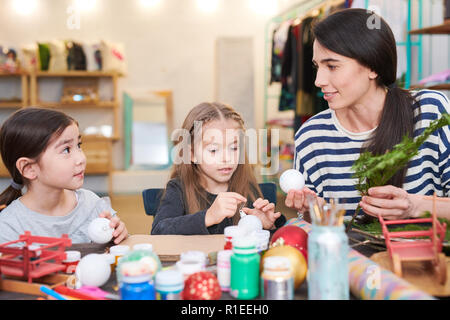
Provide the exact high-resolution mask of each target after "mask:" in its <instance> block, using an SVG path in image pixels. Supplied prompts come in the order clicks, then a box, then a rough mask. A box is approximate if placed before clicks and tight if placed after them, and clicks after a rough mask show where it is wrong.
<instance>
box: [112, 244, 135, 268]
mask: <svg viewBox="0 0 450 320" xmlns="http://www.w3.org/2000/svg"><path fill="white" fill-rule="evenodd" d="M129 251H130V247H129V246H127V245H120V244H119V245H116V246H112V247H111V248H109V253H110V254H112V255H113V256H114V258H115V261H114V267H117V263H118V262H119V259H120V258H122V257H123V256H124V255H125V254H126V253H127V252H129Z"/></svg>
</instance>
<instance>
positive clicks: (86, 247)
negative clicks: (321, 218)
mask: <svg viewBox="0 0 450 320" xmlns="http://www.w3.org/2000/svg"><path fill="white" fill-rule="evenodd" d="M352 238H361V235H359V234H352ZM361 240H362V238H361ZM111 245H113V244H112V243H109V244H103V245H100V244H93V243H83V244H74V245H72V246H71V247H70V248H67V250H77V251H80V252H81V256H82V257H83V256H85V255H87V254H90V253H104V252H106V251H107V250H108V248H109V247H110V246H111ZM354 249H355V250H357V251H359V252H360V253H362V254H363V255H365V256H367V257H370V256H371V255H372V254H373V253H376V252H377V251H376V250H375V249H373V248H370V247H367V246H364V245H361V246H358V247H355V248H354ZM172 264H173V262H163V263H162V265H163V266H169V265H172ZM101 289H103V290H105V291H108V292H111V293H114V294H118V292H117V291H115V290H117V281H116V274H115V272H113V273H112V274H111V277H110V279H109V281H108V282H107V283H106V284H105V285H104V286H102V287H101ZM37 298H38V296H34V295H28V294H22V293H16V292H6V291H0V300H36V299H37ZM350 298H351V299H356V298H355V297H354V296H352V295H351V296H350ZM294 299H295V300H307V299H308V286H307V281H306V280H305V281H304V282H303V284H302V285H301V286H300V287H299V288H298V289H297V290H296V291H295V294H294ZM221 300H235V301H238V300H237V299H235V298H233V297H231V296H230V294H229V293H227V292H222V297H221ZM255 300H260V298H259V299H255Z"/></svg>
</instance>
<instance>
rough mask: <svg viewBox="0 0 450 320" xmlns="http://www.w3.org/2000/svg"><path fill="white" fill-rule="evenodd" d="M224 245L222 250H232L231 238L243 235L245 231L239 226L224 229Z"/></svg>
mask: <svg viewBox="0 0 450 320" xmlns="http://www.w3.org/2000/svg"><path fill="white" fill-rule="evenodd" d="M223 232H224V236H225V245H224V247H223V249H224V250H231V249H232V248H233V238H235V237H241V236H244V235H245V230H244V229H243V228H241V227H239V226H228V227H225V229H224V231H223Z"/></svg>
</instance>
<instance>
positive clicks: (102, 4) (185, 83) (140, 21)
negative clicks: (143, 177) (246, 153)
mask: <svg viewBox="0 0 450 320" xmlns="http://www.w3.org/2000/svg"><path fill="white" fill-rule="evenodd" d="M13 1H14V0H0V44H2V45H5V46H11V47H16V48H19V47H20V46H22V45H26V44H29V43H32V42H34V41H37V40H38V41H48V40H51V39H54V38H57V39H73V40H79V41H98V40H100V39H105V40H110V41H117V42H123V43H124V44H125V48H126V54H127V58H128V76H127V77H126V78H123V79H121V80H120V82H121V84H120V89H121V90H126V89H127V88H130V89H140V88H143V89H152V88H164V89H171V90H173V94H174V96H173V98H174V109H175V110H174V115H175V126H176V127H179V126H180V125H181V123H182V121H183V119H184V117H185V116H186V114H187V112H188V111H189V110H190V109H191V108H192V107H193V106H195V105H197V104H198V103H200V102H202V101H210V100H212V99H213V98H214V79H215V75H214V70H215V66H214V62H215V61H214V57H215V41H216V39H217V38H218V37H241V36H242V37H251V38H253V46H254V79H255V80H254V82H255V83H254V97H255V101H254V106H255V107H254V109H255V110H254V112H255V113H254V116H255V122H254V123H255V127H256V128H261V127H263V98H264V50H265V48H266V47H265V37H266V35H265V25H266V23H267V22H268V21H269V20H270V18H271V17H272V16H274V15H275V14H276V13H277V12H280V11H283V10H286V9H288V8H290V7H292V6H293V5H295V4H297V3H303V2H307V1H310V0H254V1H253V2H257V3H259V4H262V3H263V2H271V1H275V2H276V4H277V8H276V9H275V10H273V11H271V12H270V11H269V12H265V13H255V11H254V10H252V8H251V7H250V3H251V2H252V0H219V1H218V2H219V8H218V9H217V11H216V12H212V13H204V12H201V11H200V10H199V9H198V7H197V4H196V0H161V1H160V3H159V5H158V6H156V7H154V8H144V7H143V6H141V5H140V0H126V1H125V0H96V1H94V0H90V1H91V2H92V1H94V2H95V3H96V6H95V8H94V9H93V10H92V11H91V12H84V13H82V15H81V25H80V29H79V30H77V29H75V30H70V29H68V27H67V19H68V17H69V14H68V13H67V8H68V7H69V6H70V5H71V4H72V3H73V1H72V0H34V1H35V2H36V3H37V7H36V9H35V12H34V13H31V14H30V15H28V16H23V15H19V14H18V13H16V12H15V11H14V10H13V7H12V4H13ZM30 1H31V0H30ZM395 1H404V0H395ZM439 1H441V0H438V2H439ZM386 3H387V5H389V2H388V1H386ZM428 3H430V4H433V7H432V8H431V9H430V10H431V11H432V12H433V14H431V11H430V10H429V11H426V13H425V14H424V25H429V24H435V23H440V22H441V21H442V15H441V14H440V13H439V12H438V13H436V10H438V9H436V8H437V7H436V6H437V5H438V3H437V1H436V0H429V1H428V0H427V1H424V6H425V7H426V6H427V5H428ZM428 12H430V13H428ZM430 20H432V21H430ZM432 37H433V38H430V37H429V36H428V38H427V37H424V48H426V47H427V43H428V42H430V44H433V45H434V46H433V47H434V48H437V44H438V43H441V44H442V43H443V42H442V41H443V40H444V41H445V42H444V47H442V46H440V48H441V50H431V51H429V50H427V49H424V76H427V75H429V74H431V73H432V72H436V71H437V69H438V68H439V69H440V68H443V66H445V65H447V67H448V64H449V58H448V57H449V55H448V46H449V42H448V36H432ZM268 40H269V41H270V38H269V39H268ZM270 46H271V44H270V43H269V45H268V47H267V48H270ZM435 55H437V57H438V58H437V59H431V58H430V57H434V56H435ZM269 61H270V60H269ZM428 61H430V62H428ZM275 91H277V88H275ZM275 93H277V92H275ZM273 105H276V103H275V104H273ZM269 114H274V115H276V114H277V113H276V110H269ZM114 159H115V160H114V161H115V167H116V168H118V169H120V168H122V167H123V144H122V143H118V144H117V145H116V146H115V150H114Z"/></svg>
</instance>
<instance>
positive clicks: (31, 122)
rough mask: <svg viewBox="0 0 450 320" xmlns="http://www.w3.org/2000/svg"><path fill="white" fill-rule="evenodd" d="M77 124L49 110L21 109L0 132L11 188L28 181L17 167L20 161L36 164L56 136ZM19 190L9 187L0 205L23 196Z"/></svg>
mask: <svg viewBox="0 0 450 320" xmlns="http://www.w3.org/2000/svg"><path fill="white" fill-rule="evenodd" d="M73 123H75V124H77V125H78V123H77V122H76V121H75V120H74V119H73V118H71V117H70V116H68V115H66V114H64V113H62V112H59V111H56V110H50V109H41V108H24V109H20V110H18V111H16V112H14V113H13V114H12V115H11V116H10V117H9V118H8V119H6V121H5V122H4V123H3V125H2V127H1V129H0V152H1V155H2V160H3V163H4V165H5V167H6V169H8V172H9V174H10V175H11V177H12V180H13V182H14V184H16V185H26V184H27V182H28V181H26V179H25V178H24V177H23V176H22V174H21V173H20V172H19V170H18V169H17V167H16V162H17V160H18V159H19V158H21V157H27V158H30V159H33V160H34V161H36V162H37V161H39V158H40V156H41V154H42V153H43V152H44V151H45V149H46V148H47V146H48V145H49V144H50V142H51V141H52V140H53V138H54V137H55V136H56V137H57V136H59V135H61V133H62V132H63V131H64V130H65V129H66V128H67V127H68V126H70V125H71V124H73ZM17 189H19V188H14V187H12V186H11V185H10V186H8V187H7V188H6V189H5V190H4V191H3V193H2V194H0V205H2V204H4V205H9V204H10V203H11V202H12V201H14V200H15V199H17V198H19V197H20V196H21V195H22V191H21V190H17Z"/></svg>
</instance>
